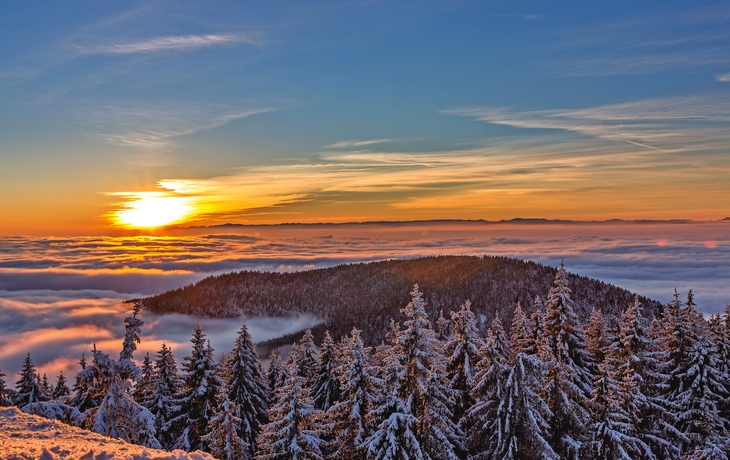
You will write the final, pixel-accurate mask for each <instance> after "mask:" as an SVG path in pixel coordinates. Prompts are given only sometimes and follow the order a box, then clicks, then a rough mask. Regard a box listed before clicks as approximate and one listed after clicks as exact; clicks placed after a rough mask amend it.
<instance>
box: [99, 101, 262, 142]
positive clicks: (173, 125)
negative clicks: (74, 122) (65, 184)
mask: <svg viewBox="0 0 730 460" xmlns="http://www.w3.org/2000/svg"><path fill="white" fill-rule="evenodd" d="M273 110H276V109H273V108H268V107H261V108H251V109H241V108H233V107H226V106H197V105H190V104H189V105H185V104H159V105H153V104H140V105H137V106H107V107H104V108H102V109H97V110H94V111H92V112H91V113H90V114H89V119H90V123H91V132H92V134H93V135H95V136H97V137H100V138H102V139H104V140H106V141H107V142H109V143H111V144H116V145H120V146H124V147H132V148H141V149H159V148H163V147H165V146H167V145H168V143H169V142H170V141H172V140H173V139H174V138H176V137H180V136H186V135H189V134H193V133H196V132H198V131H205V130H208V129H212V128H216V127H218V126H223V125H225V124H227V123H229V122H231V121H233V120H237V119H239V118H245V117H248V116H251V115H255V114H259V113H265V112H271V111H273Z"/></svg>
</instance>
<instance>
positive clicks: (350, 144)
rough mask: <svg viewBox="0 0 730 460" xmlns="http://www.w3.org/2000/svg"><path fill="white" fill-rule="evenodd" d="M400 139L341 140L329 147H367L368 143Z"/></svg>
mask: <svg viewBox="0 0 730 460" xmlns="http://www.w3.org/2000/svg"><path fill="white" fill-rule="evenodd" d="M398 140H400V139H371V140H366V141H339V142H335V143H334V144H330V145H328V146H327V148H328V149H351V148H353V147H365V146H368V145H376V144H384V143H386V142H395V141H398Z"/></svg>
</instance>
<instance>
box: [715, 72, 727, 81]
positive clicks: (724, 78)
mask: <svg viewBox="0 0 730 460" xmlns="http://www.w3.org/2000/svg"><path fill="white" fill-rule="evenodd" d="M715 79H717V81H730V73H726V74H722V75H716V76H715Z"/></svg>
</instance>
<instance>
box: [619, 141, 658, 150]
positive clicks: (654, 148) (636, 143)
mask: <svg viewBox="0 0 730 460" xmlns="http://www.w3.org/2000/svg"><path fill="white" fill-rule="evenodd" d="M626 142H628V143H629V144H634V145H638V146H640V147H646V148H647V149H652V150H659V151H660V152H664V153H668V152H667V151H666V150H662V149H658V148H656V147H652V146H651V145H646V144H639V143H638V142H634V141H626Z"/></svg>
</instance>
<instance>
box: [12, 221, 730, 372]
mask: <svg viewBox="0 0 730 460" xmlns="http://www.w3.org/2000/svg"><path fill="white" fill-rule="evenodd" d="M728 230H730V222H729V221H726V222H705V223H701V222H695V223H648V222H635V223H630V222H613V223H556V222H553V223H545V222H542V223H539V222H538V223H535V222H529V221H528V222H523V223H514V222H513V223H509V222H508V223H487V222H413V223H402V224H397V223H391V224H385V223H382V224H353V225H309V226H302V225H299V226H297V225H284V226H251V227H242V226H224V227H221V228H219V229H214V228H202V229H187V230H178V231H177V235H174V236H166V237H78V238H76V237H67V238H52V237H45V238H31V237H0V369H1V370H2V371H3V372H5V373H6V374H8V375H12V376H13V377H11V378H8V379H7V380H8V381H11V382H14V381H15V376H14V374H15V373H16V372H17V369H18V367H19V366H20V362H21V360H22V357H23V356H24V355H25V353H26V352H31V354H32V356H33V358H34V360H35V361H36V363H38V364H39V365H40V369H41V371H42V372H46V373H48V374H49V376H51V375H52V376H53V377H54V378H55V375H56V374H57V373H58V371H59V370H61V369H64V372H65V373H66V374H67V375H72V374H73V373H75V372H77V371H78V369H77V365H76V361H78V359H79V357H80V355H81V353H82V352H88V351H89V350H90V347H91V345H92V344H93V343H96V344H97V347H98V348H100V349H102V350H104V351H105V352H109V353H112V354H116V353H118V351H119V348H120V346H121V345H120V344H121V337H122V335H123V333H124V326H123V323H122V321H123V319H124V317H125V316H127V315H128V312H129V309H130V305H129V304H124V303H122V301H124V300H127V299H130V298H135V297H140V296H145V295H151V294H155V293H159V292H162V291H165V290H168V289H172V288H177V287H181V286H183V285H185V284H188V283H191V282H194V281H197V280H199V279H202V278H204V277H206V276H210V275H215V274H220V273H224V272H229V271H233V270H243V269H248V270H269V271H292V270H303V269H310V268H318V267H329V266H333V265H337V264H340V263H351V262H361V261H371V260H382V259H387V258H408V257H419V256H433V255H441V254H467V255H485V254H487V255H502V256H509V257H517V258H522V259H529V260H535V261H537V262H541V263H544V264H548V265H553V266H555V265H557V264H559V263H560V261H561V260H565V264H566V267H567V268H568V269H569V270H570V271H571V272H574V273H578V274H580V275H585V276H590V277H595V278H598V279H601V280H603V281H607V282H610V283H614V284H617V285H619V286H621V287H624V288H627V289H629V290H631V291H634V292H638V293H641V294H643V295H647V296H649V297H651V298H654V299H657V300H660V301H662V302H667V301H669V300H670V299H671V297H672V293H673V292H674V288H675V287H676V288H678V289H679V291H680V292H682V293H683V294H684V293H686V291H687V290H689V289H693V290H694V292H695V294H696V300H697V303H698V305H699V307H700V308H701V309H702V310H703V311H704V312H706V313H711V312H715V311H719V310H722V309H723V308H724V306H725V304H726V303H727V302H728V301H730V289H729V288H728V286H730V275H729V274H730V231H728ZM143 319H144V321H145V322H146V325H145V328H144V332H143V335H144V336H143V338H142V348H141V351H140V354H138V355H137V357H138V358H141V357H142V356H143V353H144V352H146V351H150V352H154V351H156V350H157V349H159V346H160V345H161V343H162V341H166V342H167V343H168V345H171V346H172V347H173V349H174V350H175V355H176V357H177V358H178V360H179V359H181V358H182V356H184V355H185V354H186V353H187V352H188V340H189V337H190V333H191V330H192V327H193V325H194V323H195V318H192V317H187V316H183V315H167V316H162V317H160V316H153V315H150V314H148V313H147V312H143ZM316 321H317V319H316V318H307V317H300V318H288V319H271V318H250V319H249V320H248V325H249V328H250V329H251V332H252V335H253V336H254V339H255V340H257V341H259V340H264V339H266V338H270V337H274V336H279V335H281V334H285V333H287V332H294V331H296V330H300V329H301V328H304V327H306V326H308V325H312V324H314V323H316ZM203 326H204V328H205V330H206V332H207V333H208V336H209V337H210V338H211V340H212V341H213V346H214V348H215V349H216V354H218V353H220V352H221V351H228V350H229V349H230V348H231V347H232V343H233V337H234V335H235V332H236V331H237V330H238V328H240V320H230V319H224V320H203Z"/></svg>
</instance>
